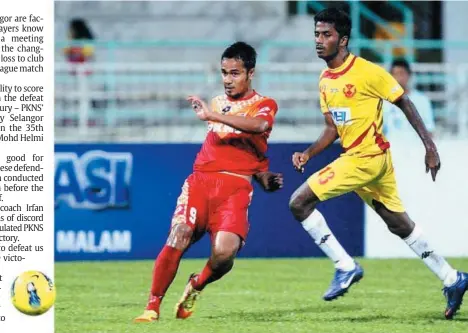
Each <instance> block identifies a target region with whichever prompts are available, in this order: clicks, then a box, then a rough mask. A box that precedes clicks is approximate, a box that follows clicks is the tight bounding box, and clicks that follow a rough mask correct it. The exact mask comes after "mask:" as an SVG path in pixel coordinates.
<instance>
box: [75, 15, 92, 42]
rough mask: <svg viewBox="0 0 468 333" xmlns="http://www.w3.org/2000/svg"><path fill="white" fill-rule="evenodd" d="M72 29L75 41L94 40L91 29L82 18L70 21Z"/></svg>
mask: <svg viewBox="0 0 468 333" xmlns="http://www.w3.org/2000/svg"><path fill="white" fill-rule="evenodd" d="M70 29H71V30H72V31H73V39H89V40H91V39H94V36H93V33H92V32H91V29H90V28H89V27H88V24H86V21H85V20H84V19H82V18H74V19H72V20H71V21H70Z"/></svg>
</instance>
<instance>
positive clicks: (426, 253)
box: [404, 225, 457, 287]
mask: <svg viewBox="0 0 468 333" xmlns="http://www.w3.org/2000/svg"><path fill="white" fill-rule="evenodd" d="M404 241H405V243H406V244H408V246H409V247H410V248H411V249H412V250H413V251H414V253H416V254H417V255H418V257H419V258H421V259H422V260H423V262H424V263H425V264H426V266H427V267H429V269H430V270H431V271H432V272H433V273H434V274H435V275H437V277H438V278H439V279H440V280H441V281H442V282H443V283H444V285H445V286H446V287H448V286H451V285H452V284H454V283H455V282H456V281H457V271H456V270H455V269H453V268H452V266H450V264H449V263H448V262H447V261H446V260H445V259H444V258H443V257H441V256H440V255H438V254H437V253H435V251H434V249H433V248H432V247H430V246H429V244H428V243H427V241H426V240H425V239H424V236H423V234H422V230H421V229H420V228H419V226H417V225H416V226H415V227H414V230H413V232H412V233H411V235H409V236H408V237H407V238H405V239H404Z"/></svg>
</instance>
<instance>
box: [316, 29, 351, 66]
mask: <svg viewBox="0 0 468 333" xmlns="http://www.w3.org/2000/svg"><path fill="white" fill-rule="evenodd" d="M340 46H346V41H345V38H341V39H340V35H339V34H338V31H336V29H335V26H334V24H333V23H326V22H317V24H316V25H315V49H316V50H317V56H318V57H319V58H320V59H324V60H325V61H328V60H331V59H333V58H334V57H335V56H336V55H337V54H338V50H339V47H340Z"/></svg>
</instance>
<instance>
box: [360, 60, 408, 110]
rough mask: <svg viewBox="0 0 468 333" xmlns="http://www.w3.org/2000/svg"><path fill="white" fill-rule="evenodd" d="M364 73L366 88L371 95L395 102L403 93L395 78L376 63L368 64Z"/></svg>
mask: <svg viewBox="0 0 468 333" xmlns="http://www.w3.org/2000/svg"><path fill="white" fill-rule="evenodd" d="M366 75H367V80H366V82H367V90H368V92H369V94H370V95H372V96H375V97H377V98H381V99H384V100H386V101H388V102H390V103H395V102H396V101H398V100H399V99H400V98H401V97H402V96H403V94H404V93H405V91H404V89H403V88H402V87H401V86H400V84H399V83H398V82H397V80H395V78H394V77H393V76H392V75H390V73H388V72H387V71H386V70H385V69H383V68H382V67H380V66H378V65H374V64H372V65H371V66H369V68H368V69H366Z"/></svg>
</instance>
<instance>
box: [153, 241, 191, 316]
mask: <svg viewBox="0 0 468 333" xmlns="http://www.w3.org/2000/svg"><path fill="white" fill-rule="evenodd" d="M182 254H183V252H182V251H181V250H178V249H175V248H173V247H170V246H167V245H165V246H164V248H163V249H162V251H161V252H160V253H159V255H158V257H157V258H156V261H155V263H154V269H153V283H152V285H151V295H150V299H149V302H148V305H147V307H146V309H147V310H154V311H156V312H158V313H159V304H160V303H161V300H162V298H163V297H164V295H165V294H166V291H167V289H168V288H169V286H170V285H171V283H172V281H173V280H174V277H175V276H176V273H177V269H178V268H179V263H180V259H181V258H182Z"/></svg>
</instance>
